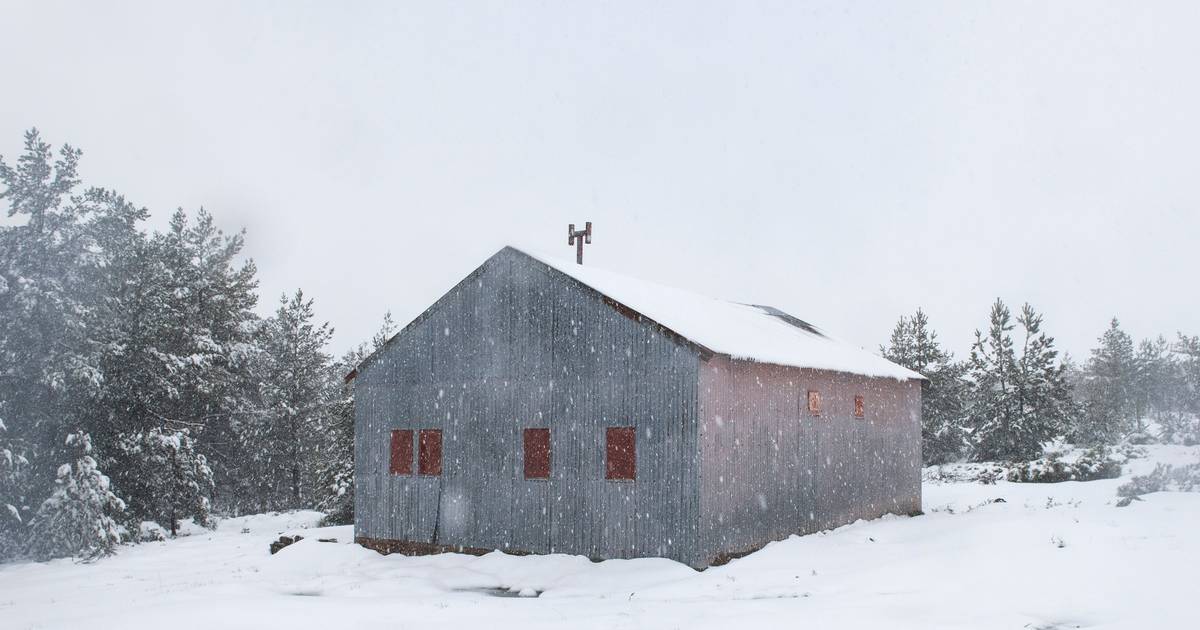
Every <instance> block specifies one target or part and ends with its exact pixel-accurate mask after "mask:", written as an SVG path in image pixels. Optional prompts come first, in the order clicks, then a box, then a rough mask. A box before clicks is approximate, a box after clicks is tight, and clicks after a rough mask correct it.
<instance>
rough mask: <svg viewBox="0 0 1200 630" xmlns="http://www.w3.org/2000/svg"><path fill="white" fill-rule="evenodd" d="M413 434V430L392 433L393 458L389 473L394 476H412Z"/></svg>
mask: <svg viewBox="0 0 1200 630" xmlns="http://www.w3.org/2000/svg"><path fill="white" fill-rule="evenodd" d="M412 446H413V432H412V430H411V429H396V430H394V431H392V445H391V457H390V458H389V461H388V472H389V473H391V474H393V475H411V474H412V460H413V447H412Z"/></svg>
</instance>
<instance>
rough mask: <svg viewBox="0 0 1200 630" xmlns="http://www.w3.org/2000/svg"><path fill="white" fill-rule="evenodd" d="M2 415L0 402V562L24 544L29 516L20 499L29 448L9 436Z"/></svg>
mask: <svg viewBox="0 0 1200 630" xmlns="http://www.w3.org/2000/svg"><path fill="white" fill-rule="evenodd" d="M3 411H4V404H3V401H0V559H3V558H11V557H13V556H14V555H16V554H17V553H18V551H19V550H20V548H21V546H22V545H23V544H24V543H25V520H24V519H25V515H27V514H28V512H29V507H28V506H27V505H25V503H24V501H25V498H24V496H23V489H24V488H27V487H28V486H29V480H28V479H26V477H27V475H28V472H29V471H28V468H29V457H28V446H27V445H26V444H24V443H22V442H21V441H19V440H17V439H14V438H13V437H12V436H11V435H10V434H9V432H8V426H7V425H6V424H4V417H3Z"/></svg>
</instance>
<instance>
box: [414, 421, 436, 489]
mask: <svg viewBox="0 0 1200 630" xmlns="http://www.w3.org/2000/svg"><path fill="white" fill-rule="evenodd" d="M417 441H418V444H417V460H418V461H417V472H419V473H421V474H422V475H427V476H432V477H436V476H438V475H440V474H442V430H441V429H421V433H420V435H419V437H418V439H417Z"/></svg>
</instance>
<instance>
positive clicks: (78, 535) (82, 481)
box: [28, 431, 125, 561]
mask: <svg viewBox="0 0 1200 630" xmlns="http://www.w3.org/2000/svg"><path fill="white" fill-rule="evenodd" d="M65 444H66V447H67V449H68V450H69V451H71V453H72V461H71V462H70V463H66V464H63V465H62V466H60V467H59V468H58V473H57V479H56V480H55V488H54V492H53V493H51V495H50V497H49V498H47V499H46V500H45V501H43V502H42V505H41V506H40V507H39V508H38V510H37V514H36V515H35V516H34V517H33V520H32V522H31V523H30V526H29V527H30V538H29V547H28V552H29V553H30V554H31V555H33V556H35V557H37V558H39V559H42V560H48V559H50V558H61V557H66V556H75V557H77V558H79V559H81V560H85V561H87V560H93V559H95V558H98V557H100V556H104V555H108V554H110V553H112V551H113V548H114V547H115V546H116V545H117V543H119V542H120V540H121V535H120V529H119V528H118V527H117V522H116V521H115V520H114V519H113V517H112V515H113V514H114V513H116V512H120V511H121V510H123V509H124V507H125V505H124V503H123V502H122V501H121V499H119V498H117V496H116V495H115V494H113V493H112V490H111V489H110V488H109V481H108V477H105V476H104V475H103V474H102V473H101V472H100V470H99V469H98V468H97V466H96V460H95V459H94V458H93V457H92V441H91V437H90V436H88V434H87V433H86V432H83V431H77V432H74V433H71V434H70V435H68V436H67V438H66V440H65Z"/></svg>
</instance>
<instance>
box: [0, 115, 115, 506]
mask: <svg viewBox="0 0 1200 630" xmlns="http://www.w3.org/2000/svg"><path fill="white" fill-rule="evenodd" d="M79 156H80V152H79V151H78V150H76V149H73V148H71V147H70V146H63V147H62V148H61V149H60V150H59V151H58V157H57V158H55V156H54V152H53V150H52V149H51V147H50V145H49V144H48V143H45V142H43V141H42V139H41V136H40V134H39V133H38V132H37V130H36V129H34V130H30V131H29V132H28V133H26V134H25V148H24V152H23V153H22V154H21V155H20V157H18V159H17V162H16V165H15V166H10V165H9V164H8V163H6V162H5V161H4V160H3V159H2V158H0V184H2V185H3V189H2V190H0V198H3V199H4V200H6V201H7V202H8V205H9V209H8V216H10V217H15V219H16V221H15V222H14V223H12V224H10V225H5V226H0V402H2V403H3V408H4V421H5V423H6V425H7V427H8V430H7V434H8V437H7V439H8V440H10V441H11V442H12V443H16V444H19V445H21V451H22V457H23V458H24V461H25V462H26V464H24V465H23V470H24V472H23V473H22V474H19V475H17V476H16V477H15V478H10V482H11V483H12V484H13V486H14V487H12V488H10V489H9V492H11V493H12V495H11V496H10V497H9V498H8V500H6V501H4V503H6V504H7V505H13V506H15V507H17V509H18V512H20V513H21V514H20V516H21V520H22V521H24V522H28V516H30V515H29V514H28V513H27V512H28V510H29V509H31V507H32V506H36V505H38V504H39V503H40V502H41V500H42V499H43V498H44V497H46V496H47V495H48V494H49V493H50V492H51V490H52V489H53V487H54V479H55V462H60V461H62V460H63V458H65V457H66V453H65V452H64V451H63V443H64V440H63V438H64V437H65V436H66V434H67V429H66V427H69V426H81V425H82V424H83V422H82V420H81V418H80V417H79V416H80V413H81V412H82V411H83V410H86V409H88V407H89V405H90V403H91V401H92V400H94V397H95V395H96V393H97V391H98V389H99V387H100V384H101V383H102V381H103V376H102V373H101V372H100V370H99V368H98V365H97V360H96V359H97V356H96V350H97V344H96V343H94V340H93V339H92V338H91V331H90V329H89V326H88V323H89V321H88V314H89V313H90V311H91V309H92V307H93V306H94V302H95V300H96V299H97V298H98V295H97V293H96V291H95V286H94V285H95V279H96V276H97V272H98V270H99V266H100V262H101V260H102V257H103V253H104V252H103V250H102V248H101V247H100V244H99V242H98V239H97V238H96V236H97V233H98V232H99V231H101V230H103V229H108V228H110V227H111V226H112V225H113V224H114V221H113V220H114V218H115V217H117V216H118V215H119V214H120V213H121V212H123V211H124V210H125V209H126V208H125V206H123V205H120V204H116V203H114V200H116V199H119V198H117V197H116V196H115V195H112V194H111V193H108V192H106V191H103V190H99V189H88V190H85V191H84V192H83V193H82V194H80V193H76V192H75V189H76V188H77V187H78V185H79V179H78V176H77V167H78V161H79Z"/></svg>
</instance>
